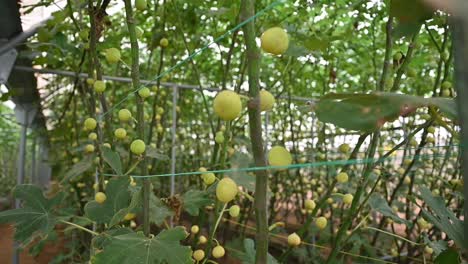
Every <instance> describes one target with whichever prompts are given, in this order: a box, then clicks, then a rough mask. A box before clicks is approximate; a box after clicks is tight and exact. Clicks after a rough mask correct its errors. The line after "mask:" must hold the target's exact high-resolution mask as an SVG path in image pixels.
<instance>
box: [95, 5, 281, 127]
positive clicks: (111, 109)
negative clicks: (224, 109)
mask: <svg viewBox="0 0 468 264" xmlns="http://www.w3.org/2000/svg"><path fill="white" fill-rule="evenodd" d="M284 2H286V1H285V0H278V1H276V2H273V3H272V4H270V5H268V6H267V7H265V8H264V9H262V10H260V11H259V12H257V13H256V14H255V15H253V16H251V17H249V18H248V19H246V20H244V21H242V22H241V23H239V24H238V25H237V26H235V27H234V28H232V29H230V30H228V31H227V32H226V33H224V34H223V35H221V36H219V37H217V38H216V39H215V40H213V41H212V42H210V43H208V44H207V45H205V46H204V47H202V48H201V49H199V50H198V51H195V52H194V53H192V54H191V55H190V56H188V57H187V58H185V59H183V60H181V61H179V62H178V63H177V64H175V65H174V66H172V67H170V68H169V69H167V70H165V71H164V72H162V73H161V74H159V75H158V76H156V77H155V78H154V79H152V80H151V81H150V82H154V81H156V80H158V79H160V78H162V77H163V76H165V75H167V74H169V73H171V72H172V71H174V70H175V69H177V68H178V67H179V66H181V65H182V64H185V63H186V62H188V61H189V60H191V59H192V58H194V57H196V56H197V55H199V54H201V53H202V52H204V51H205V50H207V49H208V48H209V47H210V46H211V45H213V44H215V43H217V42H219V41H220V40H222V39H224V38H225V37H227V36H229V35H230V34H232V33H233V32H235V31H236V30H238V29H240V28H241V27H243V26H244V25H245V24H247V23H249V22H251V21H252V20H254V19H255V18H257V17H258V16H261V15H263V14H264V13H265V12H267V11H268V10H270V9H272V8H274V7H275V6H277V5H279V4H282V3H284ZM144 87H145V86H141V85H140V87H138V88H137V89H136V90H134V91H132V92H130V93H129V94H128V95H127V96H126V97H125V98H123V99H122V100H121V101H119V102H118V103H116V104H114V105H113V106H112V107H111V108H110V109H109V110H107V111H106V112H105V113H103V114H101V115H99V116H98V120H99V121H102V119H103V118H104V116H106V115H107V114H108V113H109V112H111V111H113V110H114V109H115V108H116V107H118V106H119V105H121V104H122V103H123V102H125V101H127V100H128V99H129V98H130V97H131V96H133V95H134V94H135V93H137V92H138V91H139V90H141V89H143V88H144Z"/></svg>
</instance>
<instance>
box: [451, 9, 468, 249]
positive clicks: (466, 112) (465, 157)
mask: <svg viewBox="0 0 468 264" xmlns="http://www.w3.org/2000/svg"><path fill="white" fill-rule="evenodd" d="M460 7H462V4H460ZM459 10H460V9H459ZM466 12H468V7H467V8H461V14H466ZM452 30H453V34H452V36H453V46H454V56H453V57H454V58H455V60H454V62H455V88H456V90H457V101H458V114H459V123H460V127H461V133H460V138H461V142H460V143H461V155H462V158H461V160H462V164H461V172H462V176H463V181H464V182H468V150H467V148H468V104H467V103H466V99H467V98H468V67H467V65H466V64H467V63H468V48H467V47H468V21H467V20H466V18H465V19H464V18H462V17H456V18H454V20H453V27H452ZM463 188H464V189H463V192H464V197H465V203H464V209H465V210H464V211H465V215H464V217H465V218H464V219H465V236H464V238H465V240H464V249H465V254H467V251H468V242H467V241H468V224H467V223H466V222H467V221H466V220H467V219H468V203H467V202H466V201H468V184H464V187H463Z"/></svg>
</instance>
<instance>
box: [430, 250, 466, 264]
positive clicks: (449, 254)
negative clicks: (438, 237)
mask: <svg viewBox="0 0 468 264" xmlns="http://www.w3.org/2000/svg"><path fill="white" fill-rule="evenodd" d="M434 263H435V264H459V263H460V255H459V254H458V252H457V251H456V250H455V249H453V248H449V249H446V250H445V251H444V252H442V253H440V254H439V256H437V258H436V259H435V260H434Z"/></svg>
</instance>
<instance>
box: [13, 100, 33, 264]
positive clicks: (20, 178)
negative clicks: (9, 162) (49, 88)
mask: <svg viewBox="0 0 468 264" xmlns="http://www.w3.org/2000/svg"><path fill="white" fill-rule="evenodd" d="M17 111H19V114H20V115H21V117H20V118H19V119H22V120H20V121H21V122H20V124H21V137H20V145H19V151H18V161H17V162H18V163H17V165H16V166H17V175H16V184H17V185H20V184H23V183H24V164H25V160H26V136H27V133H28V120H29V118H28V111H27V109H26V108H23V107H22V108H18V110H17ZM15 208H16V209H18V208H20V200H19V199H15ZM13 249H14V253H13V262H12V263H14V264H18V263H19V259H20V254H19V253H20V252H19V245H18V243H17V242H16V241H15V242H14V247H13Z"/></svg>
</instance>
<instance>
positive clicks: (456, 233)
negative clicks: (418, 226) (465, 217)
mask: <svg viewBox="0 0 468 264" xmlns="http://www.w3.org/2000/svg"><path fill="white" fill-rule="evenodd" d="M420 192H421V198H422V199H423V200H424V202H425V203H426V205H427V207H428V208H429V209H430V211H428V210H425V209H423V210H422V214H423V216H424V217H425V218H426V219H427V220H429V221H430V222H431V223H432V224H434V225H435V226H436V227H437V228H439V229H440V230H441V231H442V232H445V233H446V234H447V236H448V237H449V238H450V239H452V240H453V241H454V242H455V244H457V245H458V246H459V247H460V248H463V247H464V246H465V244H464V241H465V239H464V236H463V234H464V230H463V221H462V220H460V219H458V218H457V216H456V215H455V214H454V213H453V212H452V210H450V209H449V208H447V207H446V206H445V202H444V199H443V198H442V197H440V196H437V197H436V196H433V195H432V192H431V191H430V190H429V189H428V188H427V187H424V186H422V187H421V188H420Z"/></svg>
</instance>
